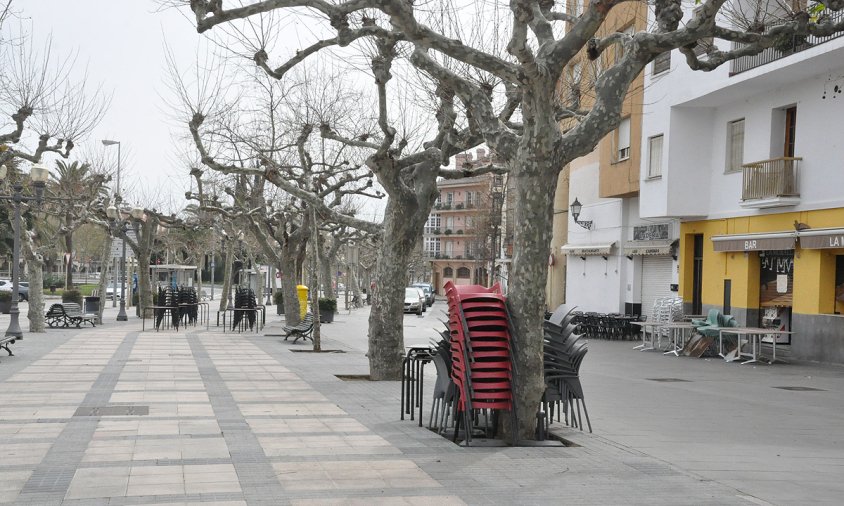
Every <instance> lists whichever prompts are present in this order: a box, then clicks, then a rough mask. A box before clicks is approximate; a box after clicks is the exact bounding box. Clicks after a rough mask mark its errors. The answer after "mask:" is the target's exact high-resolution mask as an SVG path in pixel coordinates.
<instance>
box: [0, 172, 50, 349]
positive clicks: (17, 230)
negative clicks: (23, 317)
mask: <svg viewBox="0 0 844 506" xmlns="http://www.w3.org/2000/svg"><path fill="white" fill-rule="evenodd" d="M7 172H8V169H7V168H6V166H5V165H0V180H5V179H6V173H7ZM49 176H50V172H49V171H48V170H47V168H46V167H44V166H43V165H38V164H36V165H33V166H32V169H31V170H30V171H29V178H30V180H31V181H32V184H33V186H34V187H35V196H34V197H29V196H26V195H24V194H23V185H22V184H21V183H20V182H17V183H15V184H14V185H13V186H12V191H13V193H12V194H11V195H0V200H9V201H11V202H12V205H13V206H14V208H15V219H14V223H13V228H14V234H15V237H14V240H13V246H12V304H11V308H10V309H9V316H10V321H9V328H8V329H7V330H6V335H7V336H15V337H18V338H21V337H23V331H21V326H20V322H19V316H20V310H19V309H18V299H19V298H20V291H19V290H20V257H21V203H22V202H30V201H33V200H34V201H35V203H36V204H38V205H40V204H41V200H42V199H43V197H44V187H45V186H46V184H47V178H48V177H49Z"/></svg>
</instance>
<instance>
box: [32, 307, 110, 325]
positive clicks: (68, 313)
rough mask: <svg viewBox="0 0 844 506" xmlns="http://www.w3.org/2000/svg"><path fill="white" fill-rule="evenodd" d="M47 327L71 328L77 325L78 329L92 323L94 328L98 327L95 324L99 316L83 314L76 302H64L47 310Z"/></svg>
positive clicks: (45, 317)
mask: <svg viewBox="0 0 844 506" xmlns="http://www.w3.org/2000/svg"><path fill="white" fill-rule="evenodd" d="M44 319H45V320H46V322H47V325H49V326H50V327H69V326H71V325H76V328H79V327H81V326H82V324H83V323H85V322H87V323H90V324H91V326H92V327H96V326H97V325H96V324H95V323H94V322H95V321H96V319H97V315H95V314H89V313H83V312H82V308H81V307H80V306H79V304H77V303H75V302H63V303H61V304H53V305H52V306H50V309H48V310H47V314H46V315H45V316H44Z"/></svg>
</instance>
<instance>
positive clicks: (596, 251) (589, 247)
mask: <svg viewBox="0 0 844 506" xmlns="http://www.w3.org/2000/svg"><path fill="white" fill-rule="evenodd" d="M614 244H615V243H611V244H584V245H577V244H566V245H565V246H563V247H562V248H560V249H561V250H562V251H563V253H564V254H566V255H575V256H598V255H603V256H606V255H609V254H610V252H611V251H612V248H613V245H614Z"/></svg>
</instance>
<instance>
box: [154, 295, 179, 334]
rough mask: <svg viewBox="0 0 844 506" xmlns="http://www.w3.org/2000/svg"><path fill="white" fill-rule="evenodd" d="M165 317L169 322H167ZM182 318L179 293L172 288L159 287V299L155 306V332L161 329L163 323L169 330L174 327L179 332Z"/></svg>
mask: <svg viewBox="0 0 844 506" xmlns="http://www.w3.org/2000/svg"><path fill="white" fill-rule="evenodd" d="M165 317H169V318H167V320H165ZM181 319H182V317H181V315H180V314H179V291H178V289H174V288H172V287H170V286H167V287H159V289H158V299H157V302H156V306H155V330H159V329H160V328H161V325H162V323H163V324H165V326H166V327H167V328H169V327H170V326H172V327H173V328H174V329H176V330H179V322H180V321H181Z"/></svg>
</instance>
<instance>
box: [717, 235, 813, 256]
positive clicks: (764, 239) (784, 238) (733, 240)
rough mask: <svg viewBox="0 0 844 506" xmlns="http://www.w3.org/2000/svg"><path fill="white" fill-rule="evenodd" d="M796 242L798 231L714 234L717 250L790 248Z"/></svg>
mask: <svg viewBox="0 0 844 506" xmlns="http://www.w3.org/2000/svg"><path fill="white" fill-rule="evenodd" d="M796 242H797V232H796V231H790V232H769V233H763V234H731V235H715V236H712V245H713V246H714V247H715V251H772V250H788V249H794V245H795V243H796Z"/></svg>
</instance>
